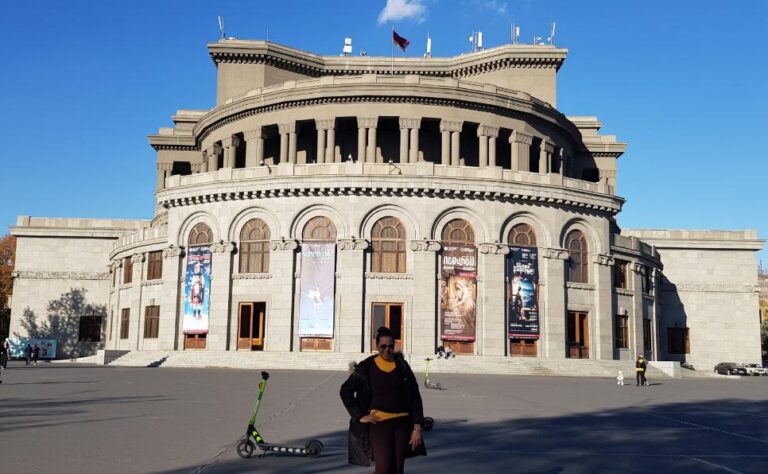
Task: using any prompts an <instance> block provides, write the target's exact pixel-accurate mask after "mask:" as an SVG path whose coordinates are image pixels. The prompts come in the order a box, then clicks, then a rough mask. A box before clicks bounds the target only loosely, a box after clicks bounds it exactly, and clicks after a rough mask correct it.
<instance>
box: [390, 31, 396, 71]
mask: <svg viewBox="0 0 768 474" xmlns="http://www.w3.org/2000/svg"><path fill="white" fill-rule="evenodd" d="M390 43H392V44H391V45H390V46H391V47H392V56H390V57H391V58H392V75H393V76H394V75H395V27H394V26H392V40H391V41H390Z"/></svg>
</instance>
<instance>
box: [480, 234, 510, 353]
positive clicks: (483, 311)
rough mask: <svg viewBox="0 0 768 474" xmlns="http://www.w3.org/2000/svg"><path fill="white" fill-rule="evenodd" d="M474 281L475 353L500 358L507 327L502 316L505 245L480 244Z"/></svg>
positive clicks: (504, 351) (504, 343)
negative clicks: (475, 285)
mask: <svg viewBox="0 0 768 474" xmlns="http://www.w3.org/2000/svg"><path fill="white" fill-rule="evenodd" d="M478 250H479V253H478V267H477V269H478V273H477V277H478V282H477V312H476V314H477V337H478V339H477V343H476V344H475V346H476V351H477V354H478V355H480V354H482V355H486V356H504V354H505V353H506V346H507V345H508V344H509V343H508V342H507V341H508V339H507V327H506V318H505V314H504V262H505V259H506V255H507V254H508V253H509V246H507V245H504V244H499V243H484V244H480V246H479V248H478Z"/></svg>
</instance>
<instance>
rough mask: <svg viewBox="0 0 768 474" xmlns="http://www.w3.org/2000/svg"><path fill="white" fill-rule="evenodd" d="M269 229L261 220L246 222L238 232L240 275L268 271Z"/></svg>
mask: <svg viewBox="0 0 768 474" xmlns="http://www.w3.org/2000/svg"><path fill="white" fill-rule="evenodd" d="M269 237H270V236H269V227H267V223H266V222H264V221H263V220H261V219H252V220H250V221H248V222H247V223H246V224H245V225H244V226H243V230H241V231H240V250H239V252H240V273H266V272H268V271H269Z"/></svg>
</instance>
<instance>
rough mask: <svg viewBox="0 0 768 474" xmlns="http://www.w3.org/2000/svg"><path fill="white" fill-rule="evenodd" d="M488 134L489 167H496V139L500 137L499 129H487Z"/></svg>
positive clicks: (487, 127)
mask: <svg viewBox="0 0 768 474" xmlns="http://www.w3.org/2000/svg"><path fill="white" fill-rule="evenodd" d="M485 131H486V133H488V166H496V138H498V136H499V127H489V126H486V128H485Z"/></svg>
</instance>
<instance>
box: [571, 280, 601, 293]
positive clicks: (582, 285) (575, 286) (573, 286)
mask: <svg viewBox="0 0 768 474" xmlns="http://www.w3.org/2000/svg"><path fill="white" fill-rule="evenodd" d="M565 287H566V288H569V289H572V290H589V291H594V290H595V285H593V284H592V283H576V282H575V281H567V282H565Z"/></svg>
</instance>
